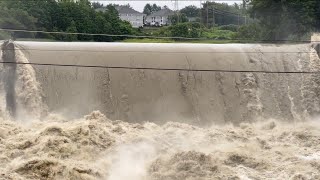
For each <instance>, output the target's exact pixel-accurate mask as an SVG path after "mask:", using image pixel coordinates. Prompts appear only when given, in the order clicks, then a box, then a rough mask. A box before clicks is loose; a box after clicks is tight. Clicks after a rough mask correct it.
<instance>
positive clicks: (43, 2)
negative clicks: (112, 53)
mask: <svg viewBox="0 0 320 180" xmlns="http://www.w3.org/2000/svg"><path fill="white" fill-rule="evenodd" d="M106 9H107V10H106V11H104V12H97V11H95V9H94V8H93V5H92V4H91V3H90V2H89V0H79V1H77V2H74V1H72V0H59V1H56V0H31V1H25V0H14V1H8V0H0V27H1V28H7V29H27V30H43V31H55V32H72V33H90V34H118V35H123V34H128V35H133V34H136V33H137V31H136V30H135V29H134V28H132V26H131V25H130V23H129V22H126V21H122V20H121V19H120V18H119V16H118V12H117V10H116V9H115V7H114V6H113V5H108V6H107V7H106ZM10 36H11V37H12V38H22V37H23V38H48V39H56V40H62V41H116V40H121V39H123V37H106V36H86V35H63V34H54V35H50V34H42V33H22V32H14V33H3V32H2V33H1V34H0V38H2V39H4V38H9V37H10Z"/></svg>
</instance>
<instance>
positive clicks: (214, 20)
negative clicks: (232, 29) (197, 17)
mask: <svg viewBox="0 0 320 180" xmlns="http://www.w3.org/2000/svg"><path fill="white" fill-rule="evenodd" d="M212 6H213V5H212ZM215 25H216V19H215V16H214V6H213V7H212V27H214V26H215Z"/></svg>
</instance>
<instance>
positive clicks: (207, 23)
mask: <svg viewBox="0 0 320 180" xmlns="http://www.w3.org/2000/svg"><path fill="white" fill-rule="evenodd" d="M207 28H209V1H207Z"/></svg>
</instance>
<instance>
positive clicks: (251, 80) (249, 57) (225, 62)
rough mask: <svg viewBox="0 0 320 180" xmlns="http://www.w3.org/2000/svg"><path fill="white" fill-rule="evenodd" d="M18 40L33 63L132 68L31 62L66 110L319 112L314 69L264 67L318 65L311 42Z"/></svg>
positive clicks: (167, 114) (188, 119)
mask: <svg viewBox="0 0 320 180" xmlns="http://www.w3.org/2000/svg"><path fill="white" fill-rule="evenodd" d="M16 47H17V48H19V49H21V50H22V52H24V54H25V56H26V57H27V59H29V61H30V62H31V63H42V64H60V65H80V66H109V67H128V68H129V69H122V68H119V69H112V68H99V67H61V66H60V67H57V66H51V65H48V66H37V65H34V66H33V67H34V69H35V72H36V76H37V79H38V80H39V82H40V84H41V85H42V88H43V92H44V95H45V97H44V100H45V103H46V104H47V105H48V106H49V109H50V111H53V112H63V113H65V114H67V115H77V116H82V115H84V114H87V113H89V112H91V111H93V110H100V111H101V112H103V113H104V114H106V115H107V116H108V117H110V118H112V119H121V120H125V121H128V122H142V121H151V122H156V123H165V121H168V120H170V121H179V122H185V123H191V124H197V125H206V124H212V123H218V124H221V123H226V122H233V123H236V124H237V123H240V122H244V121H253V120H256V119H257V118H267V119H268V118H275V119H282V120H286V121H294V120H299V119H303V118H305V116H309V115H315V114H317V113H318V112H319V111H320V109H319V108H320V106H319V101H318V95H319V93H320V91H319V90H320V89H319V86H318V85H319V80H318V78H317V75H316V74H303V73H289V74H286V73H272V74H270V73H267V72H302V71H306V72H310V71H319V68H320V61H319V57H318V55H317V53H316V51H315V49H314V48H313V47H312V46H311V45H309V44H301V45H259V44H248V45H241V44H228V45H206V44H202V45H194V44H124V43H56V42H54V43H39V42H16ZM130 68H160V69H162V70H156V69H130ZM163 69H171V70H163ZM172 69H178V70H172ZM188 70H222V71H221V72H215V71H188ZM223 70H224V71H223ZM228 71H231V72H228ZM232 71H261V72H259V73H254V72H232ZM264 71H265V72H266V73H263V72H264ZM164 119H166V120H164Z"/></svg>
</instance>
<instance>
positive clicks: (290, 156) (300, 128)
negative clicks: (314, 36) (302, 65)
mask: <svg viewBox="0 0 320 180" xmlns="http://www.w3.org/2000/svg"><path fill="white" fill-rule="evenodd" d="M315 59H317V57H315ZM16 61H17V62H23V63H26V62H28V59H27V58H26V57H25V56H24V54H23V53H22V52H21V51H16ZM317 63H318V62H317V61H316V60H315V62H312V63H311V65H310V66H312V65H313V66H312V67H313V68H315V69H317ZM1 73H5V71H4V70H3V69H1ZM16 75H17V81H16V83H15V84H16V85H15V96H16V99H17V100H16V103H17V117H15V118H13V117H10V115H9V114H8V113H7V112H6V108H5V104H6V103H5V98H3V96H4V94H5V92H4V89H3V87H2V86H3V81H2V82H1V84H0V87H1V88H0V95H1V97H0V179H57V180H58V179H105V180H126V179H133V180H181V179H188V180H199V179H200V180H201V179H203V180H205V179H206V180H209V179H210V180H211V179H293V180H298V179H310V180H311V179H320V153H319V152H320V121H319V120H318V119H317V118H313V119H312V120H310V119H306V118H304V116H303V115H302V114H301V113H298V112H296V111H295V108H296V105H295V104H293V100H292V98H294V97H291V100H292V101H291V103H290V104H289V105H288V107H289V109H290V111H291V112H295V115H294V116H295V118H297V117H299V118H297V119H299V121H292V122H290V123H289V122H284V121H279V120H274V119H267V118H264V119H261V118H260V120H255V122H252V123H248V122H240V123H235V124H237V125H233V124H232V123H226V124H224V125H215V124H212V125H211V126H207V127H205V128H200V127H197V126H193V125H188V124H184V123H178V122H169V121H170V120H175V119H173V118H172V117H171V118H170V120H166V121H168V122H167V123H164V124H163V125H157V124H155V123H151V122H144V123H139V124H135V123H129V122H124V121H120V120H110V119H108V118H107V117H106V116H105V115H104V114H102V113H101V112H99V111H93V112H92V113H89V114H88V115H86V116H84V117H82V118H78V119H72V118H66V117H64V116H63V115H59V114H54V113H48V112H47V111H48V108H47V106H46V105H45V103H43V102H44V100H43V92H42V88H41V84H40V83H39V82H38V81H37V76H36V71H35V70H34V68H33V67H32V66H30V65H18V66H17V68H16ZM217 78H218V79H219V78H223V77H217ZM302 78H304V79H305V80H306V81H307V82H313V81H315V80H316V79H317V76H315V75H314V76H306V77H302ZM256 79H257V77H256V75H255V74H252V73H247V74H245V75H243V76H242V82H243V86H242V87H241V88H242V89H243V93H244V94H243V96H245V99H247V101H246V102H245V104H246V106H247V108H248V110H249V112H250V113H248V114H247V116H245V117H243V118H248V119H253V118H254V117H257V116H259V114H261V113H262V111H263V105H262V103H261V100H260V97H261V94H260V92H259V88H260V87H259V86H258V85H257V80H256ZM310 87H313V88H310ZM287 89H288V91H289V92H290V88H289V87H287ZM316 90H317V87H316V85H315V84H306V85H305V86H304V87H303V88H302V92H304V93H305V98H304V100H305V101H306V103H309V106H310V109H308V110H309V111H310V112H311V111H312V112H316V111H317V109H316V108H317V105H315V103H316V102H314V100H313V101H312V99H311V98H312V97H316V95H312V96H310V95H308V93H310V92H316ZM288 94H290V93H288ZM311 101H312V102H314V103H311ZM85 105H86V104H82V106H85ZM312 108H314V109H312ZM293 114H294V113H293ZM163 117H165V115H164V116H163ZM177 121H180V122H181V121H183V119H179V120H177Z"/></svg>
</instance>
